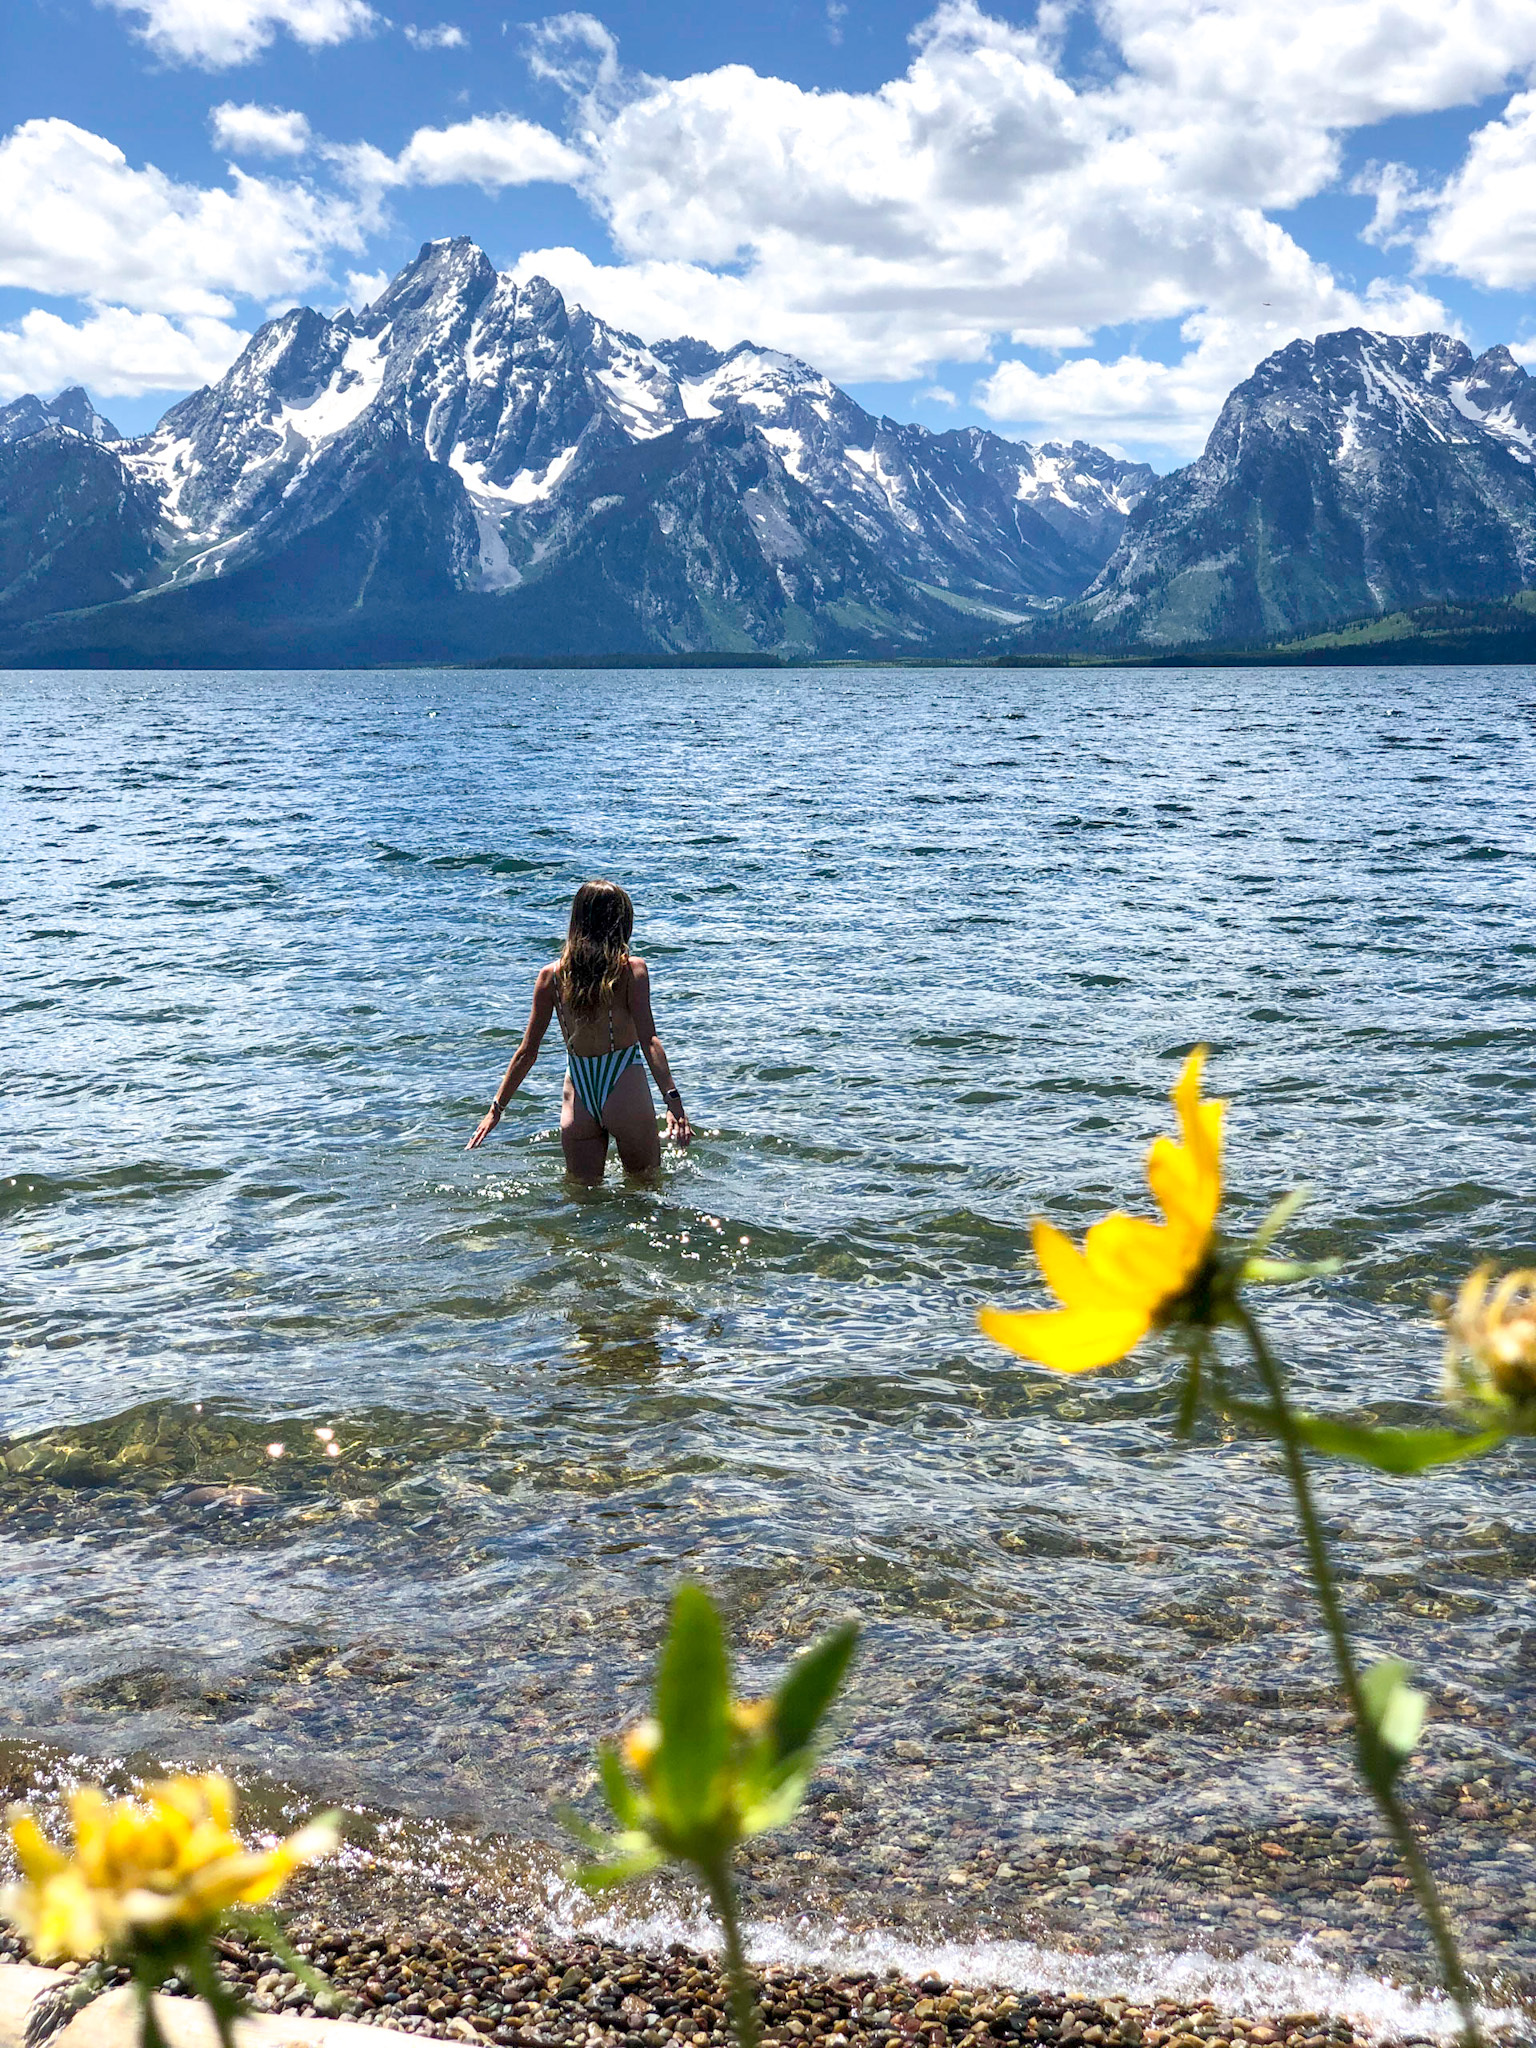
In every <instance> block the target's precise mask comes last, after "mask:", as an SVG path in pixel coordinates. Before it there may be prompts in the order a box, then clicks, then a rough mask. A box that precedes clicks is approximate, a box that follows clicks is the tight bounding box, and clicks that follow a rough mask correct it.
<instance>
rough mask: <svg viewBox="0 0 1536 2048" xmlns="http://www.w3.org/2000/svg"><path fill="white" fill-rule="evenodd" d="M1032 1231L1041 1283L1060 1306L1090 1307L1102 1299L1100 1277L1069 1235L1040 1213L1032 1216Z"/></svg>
mask: <svg viewBox="0 0 1536 2048" xmlns="http://www.w3.org/2000/svg"><path fill="white" fill-rule="evenodd" d="M1032 1235H1033V1238H1034V1245H1035V1257H1036V1258H1037V1259H1038V1260H1039V1261H1040V1270H1041V1272H1042V1273H1043V1274H1044V1275H1045V1284H1046V1285H1047V1286H1048V1287H1049V1288H1050V1290H1051V1292H1052V1294H1054V1295H1055V1297H1056V1299H1057V1300H1058V1301H1059V1302H1060V1303H1061V1305H1062V1307H1063V1308H1092V1307H1094V1306H1095V1305H1096V1304H1097V1303H1099V1302H1101V1301H1102V1300H1103V1295H1104V1282H1103V1280H1102V1278H1101V1277H1099V1276H1098V1275H1096V1274H1094V1273H1091V1272H1090V1271H1089V1270H1088V1264H1087V1261H1086V1260H1085V1259H1084V1257H1083V1255H1082V1253H1081V1252H1080V1251H1079V1250H1078V1248H1077V1246H1076V1245H1075V1244H1074V1243H1073V1242H1072V1240H1071V1238H1070V1237H1068V1236H1066V1235H1065V1234H1064V1232H1062V1231H1060V1230H1058V1229H1057V1228H1056V1227H1055V1225H1054V1224H1051V1223H1047V1222H1046V1221H1045V1219H1044V1218H1043V1217H1039V1218H1037V1219H1036V1221H1035V1224H1034V1228H1033V1232H1032Z"/></svg>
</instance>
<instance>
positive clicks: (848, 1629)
mask: <svg viewBox="0 0 1536 2048" xmlns="http://www.w3.org/2000/svg"><path fill="white" fill-rule="evenodd" d="M858 1640H859V1625H858V1623H857V1622H855V1621H845V1622H844V1623H843V1625H842V1627H841V1628H835V1629H833V1631H832V1633H831V1634H830V1635H829V1636H823V1638H822V1639H821V1641H820V1642H819V1643H817V1644H816V1645H815V1646H814V1648H812V1649H809V1650H807V1651H806V1653H805V1655H804V1656H803V1657H797V1658H796V1660H795V1662H794V1663H793V1664H792V1665H791V1666H790V1668H789V1672H788V1674H787V1675H786V1677H785V1678H784V1681H783V1683H782V1684H781V1685H780V1687H779V1689H778V1691H777V1692H776V1693H775V1694H774V1696H773V1733H774V1745H775V1748H776V1750H777V1753H778V1755H779V1756H781V1757H787V1756H793V1755H794V1753H795V1751H796V1750H797V1749H804V1748H805V1746H806V1744H807V1743H808V1742H809V1741H810V1739H811V1737H812V1736H813V1735H814V1734H815V1733H816V1730H817V1728H818V1726H819V1725H820V1723H821V1718H822V1716H823V1715H824V1714H825V1713H826V1711H827V1709H828V1707H830V1706H831V1704H832V1701H833V1698H834V1697H835V1695H836V1692H837V1688H838V1687H839V1686H840V1685H841V1684H842V1682H843V1676H844V1674H845V1673H846V1671H847V1669H848V1666H849V1664H850V1662H851V1661H852V1658H853V1653H854V1650H855V1649H856V1648H857V1646H858Z"/></svg>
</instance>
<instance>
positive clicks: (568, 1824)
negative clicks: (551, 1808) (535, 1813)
mask: <svg viewBox="0 0 1536 2048" xmlns="http://www.w3.org/2000/svg"><path fill="white" fill-rule="evenodd" d="M555 1819H556V1820H557V1821H559V1823H560V1825H561V1827H563V1828H564V1829H565V1831H566V1833H567V1834H568V1835H574V1836H575V1837H576V1839H577V1841H578V1842H580V1844H581V1846H582V1848H583V1849H585V1850H587V1851H588V1852H589V1854H591V1855H593V1856H601V1855H602V1854H603V1852H604V1851H605V1850H606V1849H610V1848H612V1846H613V1840H612V1837H611V1836H609V1835H605V1834H603V1833H602V1832H601V1830H600V1829H598V1828H595V1827H593V1825H592V1823H591V1822H590V1821H588V1820H583V1818H582V1817H581V1815H580V1814H579V1813H578V1812H577V1811H576V1809H575V1807H574V1806H571V1805H568V1804H562V1805H560V1806H557V1807H556V1808H555Z"/></svg>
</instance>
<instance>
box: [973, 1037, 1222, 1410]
mask: <svg viewBox="0 0 1536 2048" xmlns="http://www.w3.org/2000/svg"><path fill="white" fill-rule="evenodd" d="M1204 1067H1205V1048H1204V1047H1203V1046H1197V1047H1196V1048H1195V1050H1194V1051H1193V1052H1192V1053H1191V1054H1190V1055H1189V1058H1188V1059H1187V1060H1186V1061H1185V1062H1184V1068H1183V1071H1182V1073H1181V1074H1180V1075H1179V1079H1178V1082H1177V1083H1176V1085H1175V1087H1174V1090H1173V1102H1174V1107H1175V1109H1176V1110H1177V1112H1178V1118H1179V1137H1178V1138H1177V1139H1175V1138H1171V1137H1166V1136H1165V1137H1160V1138H1158V1139H1156V1140H1155V1142H1154V1143H1153V1145H1152V1147H1151V1150H1150V1151H1149V1152H1148V1154H1147V1181H1148V1185H1149V1186H1150V1187H1151V1190H1152V1194H1153V1196H1154V1198H1155V1199H1156V1202H1157V1205H1158V1207H1159V1208H1160V1209H1161V1210H1162V1212H1163V1216H1164V1219H1165V1220H1164V1221H1163V1222H1161V1223H1152V1222H1149V1221H1147V1220H1146V1219H1145V1218H1143V1217H1138V1216H1125V1215H1122V1214H1121V1213H1119V1212H1118V1211H1116V1213H1115V1214H1113V1215H1110V1216H1106V1217H1104V1218H1103V1219H1102V1221H1100V1222H1098V1223H1095V1224H1094V1225H1093V1226H1092V1227H1091V1229H1090V1230H1089V1231H1088V1233H1087V1236H1086V1237H1085V1238H1084V1240H1083V1248H1082V1250H1081V1251H1078V1250H1077V1248H1076V1247H1075V1246H1074V1245H1073V1243H1072V1242H1071V1240H1070V1239H1069V1238H1067V1237H1064V1236H1063V1235H1062V1233H1061V1232H1060V1231H1059V1230H1056V1229H1054V1228H1053V1227H1052V1225H1050V1224H1049V1223H1046V1222H1043V1221H1041V1222H1037V1223H1036V1224H1035V1226H1034V1244H1035V1256H1036V1258H1037V1259H1038V1260H1039V1262H1040V1270H1041V1272H1042V1273H1043V1274H1044V1275H1045V1279H1046V1283H1047V1285H1048V1286H1049V1287H1050V1289H1051V1292H1052V1293H1053V1294H1054V1295H1055V1296H1056V1299H1057V1300H1058V1301H1059V1302H1060V1303H1061V1304H1062V1307H1061V1309H1060V1310H1059V1311H1058V1310H1042V1311H1038V1312H1028V1311H1026V1312H1024V1313H1022V1314H1011V1313H1009V1312H1007V1311H1005V1310H999V1309H990V1308H989V1309H983V1310H982V1312H981V1316H980V1322H981V1327H982V1329H983V1330H984V1331H985V1332H986V1333H987V1335H988V1336H989V1337H993V1338H995V1339H996V1340H997V1342H998V1343H1000V1344H1005V1345H1007V1346H1008V1348H1009V1349H1010V1350H1013V1351H1017V1352H1019V1353H1020V1354H1021V1355H1022V1356H1023V1357H1025V1358H1032V1359H1034V1360H1035V1361H1036V1362H1037V1363H1038V1364H1041V1365H1048V1366H1052V1367H1054V1368H1055V1370H1056V1371H1058V1372H1091V1371H1092V1370H1093V1369H1094V1367H1095V1366H1100V1365H1111V1364H1113V1363H1114V1362H1115V1360H1117V1359H1120V1358H1123V1357H1124V1356H1125V1355H1126V1353H1127V1352H1128V1351H1131V1350H1133V1349H1134V1348H1135V1346H1136V1345H1137V1344H1139V1343H1140V1341H1141V1339H1142V1338H1143V1337H1144V1336H1146V1334H1147V1332H1148V1331H1149V1330H1150V1329H1151V1328H1152V1327H1153V1326H1154V1325H1155V1324H1158V1323H1160V1322H1162V1321H1163V1320H1165V1319H1166V1317H1167V1315H1168V1314H1169V1313H1170V1312H1172V1311H1174V1308H1175V1304H1177V1303H1179V1302H1180V1300H1181V1298H1182V1297H1184V1296H1185V1295H1187V1294H1188V1293H1189V1292H1190V1290H1191V1288H1192V1286H1193V1284H1194V1282H1195V1281H1196V1279H1197V1278H1198V1276H1199V1274H1200V1272H1201V1270H1202V1268H1203V1267H1204V1265H1205V1264H1206V1262H1207V1261H1208V1260H1209V1259H1210V1257H1211V1251H1212V1245H1213V1243H1214V1239H1215V1231H1216V1216H1217V1212H1218V1210H1219V1209H1220V1206H1221V1146H1222V1121H1223V1115H1224V1105H1223V1104H1222V1103H1219V1102H1203V1101H1202V1100H1201V1099H1200V1077H1201V1074H1202V1073H1203V1071H1204Z"/></svg>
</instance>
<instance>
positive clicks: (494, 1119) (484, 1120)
mask: <svg viewBox="0 0 1536 2048" xmlns="http://www.w3.org/2000/svg"><path fill="white" fill-rule="evenodd" d="M500 1122H501V1111H500V1110H499V1109H498V1108H497V1107H496V1105H495V1103H494V1102H493V1103H492V1104H491V1106H490V1108H489V1109H488V1110H487V1111H486V1112H485V1115H484V1116H483V1117H481V1119H480V1121H479V1123H477V1124H476V1125H475V1135H474V1136H473V1137H472V1138H471V1139H470V1141H469V1143H468V1144H467V1145H466V1146H465V1147H464V1150H465V1151H466V1152H473V1151H474V1149H475V1147H476V1146H477V1145H483V1144H484V1143H485V1141H486V1139H487V1138H488V1137H489V1136H490V1135H491V1133H492V1131H494V1130H495V1128H496V1126H497V1125H498V1124H499V1123H500Z"/></svg>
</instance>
